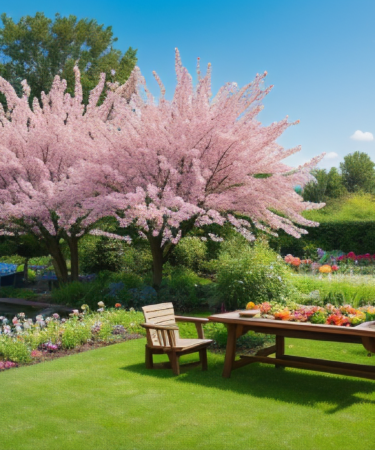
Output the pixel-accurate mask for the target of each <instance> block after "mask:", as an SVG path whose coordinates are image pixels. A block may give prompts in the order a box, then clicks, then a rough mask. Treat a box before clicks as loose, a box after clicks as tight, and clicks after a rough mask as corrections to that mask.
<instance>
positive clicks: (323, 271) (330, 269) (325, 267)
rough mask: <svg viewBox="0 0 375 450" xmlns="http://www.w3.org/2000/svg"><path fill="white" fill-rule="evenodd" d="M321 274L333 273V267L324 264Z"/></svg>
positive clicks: (320, 269) (320, 268)
mask: <svg viewBox="0 0 375 450" xmlns="http://www.w3.org/2000/svg"><path fill="white" fill-rule="evenodd" d="M319 272H320V273H331V272H332V267H331V266H329V265H328V264H324V266H321V267H319Z"/></svg>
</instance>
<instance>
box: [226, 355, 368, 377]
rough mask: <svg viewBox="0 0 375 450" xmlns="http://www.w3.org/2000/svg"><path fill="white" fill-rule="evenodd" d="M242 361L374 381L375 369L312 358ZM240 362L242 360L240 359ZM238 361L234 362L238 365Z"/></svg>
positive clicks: (252, 358)
mask: <svg viewBox="0 0 375 450" xmlns="http://www.w3.org/2000/svg"><path fill="white" fill-rule="evenodd" d="M243 360H247V361H248V364H251V363H253V362H260V363H264V364H274V365H282V366H285V367H293V368H295V369H304V370H312V371H317V372H328V373H335V374H337V375H348V376H355V377H359V378H368V379H371V380H375V367H374V366H365V365H362V364H351V363H343V362H338V361H327V360H320V359H312V358H302V357H299V356H289V355H288V356H284V357H282V358H269V357H264V356H244V357H243ZM241 361H242V359H241ZM238 362H239V361H236V363H238ZM244 365H246V364H245V363H243V364H241V365H239V364H235V365H234V367H233V369H237V368H239V367H242V366H244Z"/></svg>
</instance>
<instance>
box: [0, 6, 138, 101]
mask: <svg viewBox="0 0 375 450" xmlns="http://www.w3.org/2000/svg"><path fill="white" fill-rule="evenodd" d="M1 21H2V24H3V26H2V28H0V49H1V51H0V55H1V57H2V60H3V61H4V62H3V63H2V64H1V65H0V75H1V76H3V77H4V78H5V79H7V80H8V81H9V82H10V83H11V84H12V85H13V86H14V88H15V89H16V91H17V93H18V95H21V93H22V88H21V81H22V80H24V79H26V80H27V81H28V84H29V86H30V88H31V100H32V98H33V97H35V96H36V97H38V98H39V99H40V96H41V92H42V91H44V92H48V91H49V90H50V88H51V85H52V81H53V79H54V77H55V75H59V76H60V77H62V78H63V79H65V80H67V82H68V88H67V91H68V92H69V93H74V74H73V70H72V69H73V66H74V64H75V62H76V61H78V66H79V68H80V71H81V83H82V87H83V96H84V101H85V103H86V102H87V100H88V96H89V92H90V90H91V89H93V88H94V87H95V86H96V84H97V83H98V81H99V75H100V73H102V72H105V73H106V75H107V80H111V81H113V82H115V81H118V82H119V83H121V84H122V83H124V82H125V81H126V80H127V78H128V77H129V75H130V73H131V71H132V70H133V68H134V66H135V64H136V62H137V57H136V50H134V49H132V48H131V47H129V49H128V50H127V51H126V52H125V54H122V53H121V51H120V50H116V49H114V48H113V44H114V43H115V42H116V41H117V38H115V37H113V32H112V27H106V28H104V25H99V24H98V23H97V22H96V20H94V19H87V18H85V19H80V20H77V17H75V16H72V15H70V16H68V17H62V16H60V15H59V14H56V16H55V19H54V20H51V19H49V18H48V17H46V16H45V15H44V14H43V13H41V12H38V13H36V14H35V16H34V17H32V16H23V17H21V19H20V20H19V21H18V22H17V23H15V22H14V21H13V19H12V18H11V17H8V16H7V15H6V14H2V15H1ZM111 70H115V71H116V73H115V75H112V74H111Z"/></svg>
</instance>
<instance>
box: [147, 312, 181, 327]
mask: <svg viewBox="0 0 375 450" xmlns="http://www.w3.org/2000/svg"><path fill="white" fill-rule="evenodd" d="M146 323H152V324H154V325H167V324H168V325H169V324H175V323H176V322H175V320H174V316H173V315H171V314H169V315H168V316H162V317H155V318H154V319H147V320H146Z"/></svg>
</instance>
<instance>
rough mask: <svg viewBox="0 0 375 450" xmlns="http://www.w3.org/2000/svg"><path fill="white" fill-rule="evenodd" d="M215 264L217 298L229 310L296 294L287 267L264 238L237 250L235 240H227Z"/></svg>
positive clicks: (293, 296)
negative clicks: (250, 303)
mask: <svg viewBox="0 0 375 450" xmlns="http://www.w3.org/2000/svg"><path fill="white" fill-rule="evenodd" d="M216 267H217V292H218V300H219V302H224V304H225V306H226V309H228V310H233V309H237V308H244V307H245V306H246V304H247V303H248V302H250V301H252V302H254V303H255V304H258V303H262V302H264V301H270V300H277V301H283V300H287V299H292V298H295V297H296V295H297V291H296V289H295V288H294V286H293V285H292V283H291V282H290V272H289V269H288V267H287V266H286V264H285V263H284V261H283V260H282V258H281V257H280V256H279V255H277V254H276V253H275V252H274V251H273V250H271V249H270V248H269V247H268V245H267V244H266V243H265V242H264V241H261V240H258V241H256V242H255V244H254V245H253V246H251V247H250V246H247V247H243V248H242V249H241V252H240V253H239V252H238V249H237V246H236V240H234V241H233V242H229V243H227V244H226V245H225V246H223V251H222V253H221V254H220V256H219V259H218V261H217V263H216Z"/></svg>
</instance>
